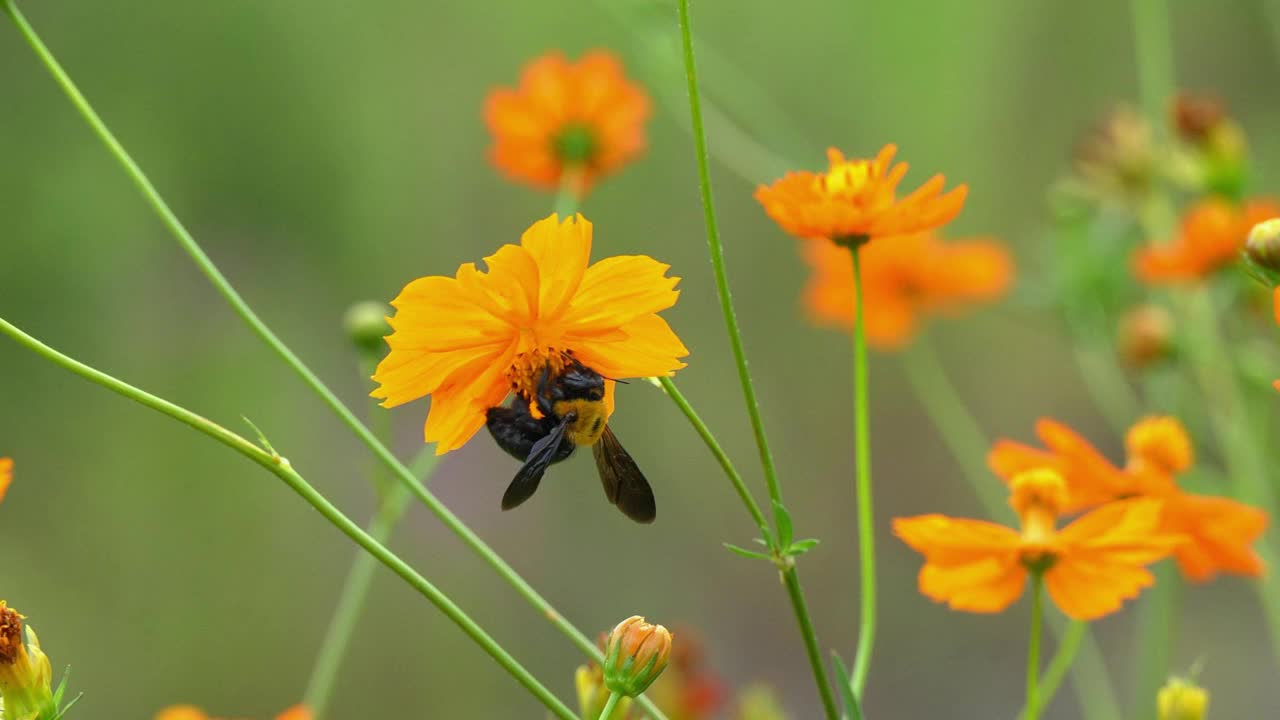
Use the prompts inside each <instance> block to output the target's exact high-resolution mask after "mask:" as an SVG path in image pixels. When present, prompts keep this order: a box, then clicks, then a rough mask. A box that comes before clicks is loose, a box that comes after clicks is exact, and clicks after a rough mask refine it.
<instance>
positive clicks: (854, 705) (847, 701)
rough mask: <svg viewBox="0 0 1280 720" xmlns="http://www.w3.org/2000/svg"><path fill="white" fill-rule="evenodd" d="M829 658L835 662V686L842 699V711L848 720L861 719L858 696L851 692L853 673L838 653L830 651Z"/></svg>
mask: <svg viewBox="0 0 1280 720" xmlns="http://www.w3.org/2000/svg"><path fill="white" fill-rule="evenodd" d="M831 659H832V660H834V661H835V664H836V673H837V676H838V678H837V680H836V687H838V688H840V697H841V698H843V699H844V712H845V715H846V716H847V718H848V720H863V718H862V707H861V706H860V705H858V696H857V695H856V694H855V693H854V692H853V673H851V672H849V666H848V665H845V664H844V660H842V659H840V653H837V652H835V651H834V650H833V651H832V652H831Z"/></svg>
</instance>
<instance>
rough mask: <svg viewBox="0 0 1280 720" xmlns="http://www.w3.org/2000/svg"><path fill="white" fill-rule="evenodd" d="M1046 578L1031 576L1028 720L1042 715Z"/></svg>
mask: <svg viewBox="0 0 1280 720" xmlns="http://www.w3.org/2000/svg"><path fill="white" fill-rule="evenodd" d="M1043 585H1044V580H1043V578H1041V576H1040V574H1039V573H1037V574H1035V575H1033V576H1032V578H1031V632H1030V633H1029V636H1028V639H1027V707H1026V710H1025V711H1024V717H1025V718H1026V720H1036V718H1038V717H1040V707H1041V705H1040V695H1039V682H1040V628H1041V625H1042V623H1043V621H1044V618H1043V615H1044V612H1043V608H1042V607H1041V606H1042V605H1043V604H1044V591H1043Z"/></svg>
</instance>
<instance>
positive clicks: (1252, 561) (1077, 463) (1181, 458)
mask: <svg viewBox="0 0 1280 720" xmlns="http://www.w3.org/2000/svg"><path fill="white" fill-rule="evenodd" d="M1036 431H1037V434H1039V435H1040V437H1041V439H1042V440H1043V441H1044V443H1045V445H1046V446H1047V447H1048V448H1049V450H1048V451H1043V450H1037V449H1035V448H1030V447H1027V446H1025V445H1020V444H1018V443H1015V442H1012V441H1009V440H1001V441H999V442H997V443H996V445H995V447H994V448H993V449H992V451H991V454H990V455H989V456H988V462H989V463H990V465H991V467H992V469H993V470H995V471H996V474H998V475H1000V476H1001V477H1003V478H1004V479H1005V480H1006V481H1009V480H1011V479H1012V478H1013V477H1014V476H1015V475H1016V474H1017V473H1019V472H1022V471H1024V470H1026V469H1028V468H1033V467H1051V468H1053V469H1055V470H1057V471H1058V472H1059V473H1061V474H1062V476H1063V477H1064V478H1066V483H1067V488H1068V497H1069V499H1068V502H1067V508H1068V510H1069V511H1071V510H1080V509H1083V508H1087V507H1091V506H1093V505H1098V504H1101V503H1104V502H1107V501H1109V500H1114V499H1117V498H1132V497H1145V498H1154V499H1158V500H1160V501H1161V502H1162V503H1163V511H1162V512H1161V516H1160V531H1161V532H1164V533H1170V534H1178V535H1183V536H1185V537H1186V539H1187V542H1185V543H1183V544H1182V545H1179V546H1178V547H1177V548H1176V549H1174V551H1173V555H1174V559H1175V560H1176V561H1177V562H1178V567H1179V569H1180V570H1181V571H1182V574H1183V576H1184V577H1186V578H1187V579H1189V580H1193V581H1197V582H1199V581H1205V580H1209V579H1211V578H1212V577H1213V576H1214V575H1216V574H1217V573H1218V572H1226V573H1233V574H1236V575H1246V576H1258V575H1261V574H1262V572H1263V569H1264V566H1263V563H1262V560H1261V558H1259V557H1258V555H1257V554H1256V553H1255V552H1254V550H1253V548H1252V545H1253V543H1254V542H1255V541H1256V540H1257V539H1258V538H1259V537H1260V536H1261V535H1262V533H1263V531H1264V530H1265V529H1266V526H1267V515H1266V513H1264V512H1263V511H1261V510H1258V509H1257V508H1254V507H1250V506H1249V505H1246V504H1244V503H1241V502H1238V501H1236V500H1232V499H1230V498H1224V497H1216V496H1212V495H1196V494H1193V493H1188V492H1185V491H1183V490H1182V489H1181V488H1179V487H1178V484H1177V482H1176V476H1177V475H1178V474H1180V473H1183V472H1186V471H1187V470H1189V469H1190V468H1191V466H1192V464H1193V462H1194V450H1193V448H1192V446H1191V438H1190V437H1189V436H1188V435H1187V431H1186V429H1185V428H1184V427H1183V426H1182V423H1180V422H1178V420H1177V419H1175V418H1171V417H1152V418H1146V419H1144V420H1142V421H1140V422H1138V423H1137V424H1135V425H1134V426H1133V427H1132V428H1130V430H1129V432H1128V435H1127V437H1126V439H1125V444H1126V447H1127V451H1128V462H1127V464H1126V465H1125V467H1124V468H1123V469H1121V468H1118V467H1116V466H1115V465H1113V464H1112V463H1111V462H1110V461H1109V460H1107V459H1106V458H1105V457H1103V455H1102V454H1101V453H1099V452H1098V451H1097V450H1096V449H1095V448H1094V447H1093V446H1092V445H1090V444H1089V442H1088V441H1087V440H1085V439H1084V438H1082V437H1080V436H1079V435H1078V434H1076V433H1075V432H1074V431H1072V430H1071V429H1070V428H1068V427H1066V426H1065V425H1062V424H1061V423H1057V422H1054V421H1052V420H1041V421H1040V422H1038V423H1037V424H1036Z"/></svg>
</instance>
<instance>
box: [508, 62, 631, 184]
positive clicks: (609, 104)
mask: <svg viewBox="0 0 1280 720" xmlns="http://www.w3.org/2000/svg"><path fill="white" fill-rule="evenodd" d="M648 117H649V97H648V96H647V95H645V93H644V91H643V90H641V89H640V88H639V87H638V86H636V85H633V84H632V83H630V82H629V81H628V80H627V79H626V77H625V76H624V75H623V74H622V65H621V64H620V63H619V62H618V60H617V58H615V57H614V56H613V55H612V54H610V53H607V52H604V51H599V50H597V51H595V52H590V53H587V54H586V55H583V56H582V59H581V60H579V61H578V62H577V63H570V62H569V61H568V60H566V59H565V57H564V55H563V54H561V53H559V52H552V53H547V54H546V55H543V56H542V57H539V58H537V59H536V60H534V61H532V62H530V63H529V64H528V65H526V66H525V68H524V72H523V73H522V74H521V76H520V86H519V87H517V88H514V89H512V88H498V89H496V90H494V91H493V92H491V93H490V94H489V97H488V99H487V100H486V101H485V108H484V118H485V122H486V123H487V124H488V125H489V131H490V132H491V133H493V141H494V142H493V148H492V149H491V150H490V158H491V159H492V160H493V164H494V165H496V166H497V168H498V170H499V171H501V172H502V173H503V174H504V175H506V176H508V177H510V178H511V179H513V180H519V181H522V182H526V183H529V184H531V185H533V186H535V187H539V188H544V189H555V188H556V187H558V186H559V185H560V184H561V183H562V182H565V181H566V180H568V181H569V182H572V183H573V185H574V190H575V191H576V192H577V193H578V194H579V195H581V194H583V193H585V192H586V191H587V190H588V189H589V188H590V187H591V185H592V184H593V183H595V181H596V179H597V178H599V177H601V176H603V175H607V174H609V173H611V172H613V171H615V170H617V169H618V168H619V167H621V166H622V165H623V164H625V163H626V162H627V161H629V160H631V159H632V158H634V157H635V156H637V155H639V154H640V151H642V150H643V149H644V145H645V138H644V122H645V120H646V119H648Z"/></svg>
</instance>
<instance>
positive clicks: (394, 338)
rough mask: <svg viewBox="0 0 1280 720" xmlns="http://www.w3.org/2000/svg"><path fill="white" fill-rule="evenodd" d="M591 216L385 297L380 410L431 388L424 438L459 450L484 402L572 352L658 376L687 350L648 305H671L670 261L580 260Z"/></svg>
mask: <svg viewBox="0 0 1280 720" xmlns="http://www.w3.org/2000/svg"><path fill="white" fill-rule="evenodd" d="M590 256H591V223H590V222H587V220H586V219H585V218H583V217H582V215H577V216H576V217H574V218H569V219H566V220H564V221H563V222H561V220H560V218H559V216H557V215H554V214H553V215H551V216H549V217H547V218H545V219H543V220H539V221H538V222H536V223H534V224H533V225H532V226H530V228H529V229H528V230H526V231H525V233H524V235H522V236H521V238H520V244H519V245H503V246H502V247H501V248H498V251H497V252H496V253H494V254H493V255H490V256H489V257H487V258H485V264H486V265H487V266H488V269H487V270H479V269H477V268H476V266H475V265H474V264H473V263H467V264H465V265H463V266H462V267H460V268H458V272H457V274H456V276H455V277H441V276H431V277H424V278H419V279H417V280H414V281H413V282H411V283H409V284H408V285H406V286H405V288H404V290H402V291H401V292H400V295H399V296H398V297H397V298H396V299H395V300H394V301H392V303H391V304H392V305H393V306H395V308H396V314H395V317H392V318H389V319H388V320H389V322H390V323H391V327H392V328H393V329H394V332H393V333H392V334H391V335H390V336H388V337H387V344H389V345H390V346H391V352H390V353H389V354H388V355H387V357H386V358H385V359H383V361H382V362H381V363H380V364H379V365H378V370H377V372H376V373H375V374H374V376H373V379H374V380H375V381H377V382H378V385H379V387H378V389H377V390H375V391H373V393H372V395H373V397H376V398H382V399H383V400H384V402H383V403H382V404H383V406H385V407H395V406H396V405H400V404H403V403H406V402H409V401H410V400H416V399H418V398H421V397H424V396H426V395H430V396H431V411H430V413H429V414H428V415H427V422H426V426H425V428H424V430H423V435H424V437H425V439H426V441H427V442H435V443H437V445H436V452H437V453H438V454H443V453H446V452H448V451H450V450H453V449H455V448H458V447H461V446H462V445H463V444H464V443H465V442H466V441H467V440H468V439H470V438H471V436H472V435H474V434H475V433H476V431H477V430H479V429H480V426H482V425H484V423H485V411H486V410H487V409H488V408H491V407H497V406H498V405H500V404H501V403H502V401H503V399H504V398H505V397H506V396H507V393H508V392H510V391H512V390H515V391H516V392H518V393H519V394H520V395H522V396H523V397H532V396H533V395H534V390H535V384H536V379H537V376H538V374H539V373H541V372H542V370H543V369H544V368H546V367H548V366H550V367H551V368H552V370H553V371H554V372H559V371H560V370H561V369H562V368H563V367H564V366H565V365H566V364H567V363H568V362H569V358H570V356H572V358H573V359H576V360H577V361H579V362H581V363H582V364H584V365H586V366H587V367H589V368H591V369H592V370H595V371H596V372H598V373H600V374H601V375H603V376H605V377H606V378H611V380H608V381H606V383H605V391H606V396H605V401H606V405H607V408H608V411H609V412H610V413H611V412H612V411H613V388H614V383H613V380H612V379H622V378H630V377H652V376H658V375H668V374H670V373H672V372H674V371H676V370H679V369H680V368H682V367H684V363H682V362H680V358H682V357H684V356H686V355H688V354H689V351H688V350H687V349H686V348H685V346H684V345H683V344H682V343H681V342H680V339H679V338H678V337H676V334H675V333H674V332H672V330H671V327H670V326H669V325H667V322H666V321H665V320H663V319H662V318H661V317H659V316H658V314H657V313H658V312H660V311H662V310H665V309H667V308H669V307H671V306H672V305H674V304H675V302H676V298H677V297H678V296H679V294H680V293H679V292H678V291H677V290H675V286H676V283H678V282H679V281H680V278H676V277H667V276H666V272H667V270H668V268H669V267H670V266H669V265H664V264H662V263H660V262H658V261H656V260H654V259H652V258H650V257H647V256H644V255H624V256H618V257H611V258H606V259H604V260H601V261H599V262H597V263H595V264H592V265H588V261H589V259H590Z"/></svg>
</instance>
